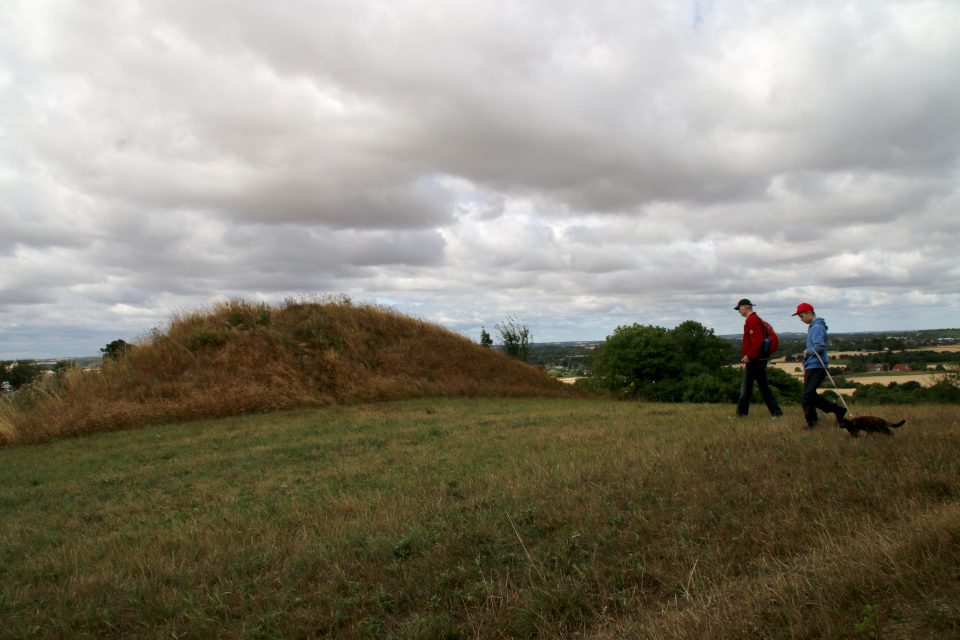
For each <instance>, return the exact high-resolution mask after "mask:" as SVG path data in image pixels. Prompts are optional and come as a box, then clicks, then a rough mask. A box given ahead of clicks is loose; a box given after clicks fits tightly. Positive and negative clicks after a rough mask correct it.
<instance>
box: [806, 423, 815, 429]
mask: <svg viewBox="0 0 960 640" xmlns="http://www.w3.org/2000/svg"><path fill="white" fill-rule="evenodd" d="M816 428H817V423H816V422H808V423H807V426H805V427H804V430H807V429H816Z"/></svg>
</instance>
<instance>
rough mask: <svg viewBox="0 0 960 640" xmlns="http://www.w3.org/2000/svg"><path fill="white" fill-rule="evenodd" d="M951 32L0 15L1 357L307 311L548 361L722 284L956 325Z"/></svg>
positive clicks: (395, 5) (821, 16) (885, 319)
mask: <svg viewBox="0 0 960 640" xmlns="http://www.w3.org/2000/svg"><path fill="white" fill-rule="evenodd" d="M957 25H960V7H958V5H957V4H956V3H953V2H948V1H945V0H943V1H937V0H931V1H928V2H906V1H902V2H901V1H894V2H887V3H875V2H865V1H855V2H851V3H846V4H844V5H831V4H828V3H817V2H813V3H764V4H757V3H750V2H744V1H736V0H734V1H720V0H712V1H711V0H698V1H696V2H692V3H675V2H660V1H658V2H647V3H628V2H623V1H620V0H599V1H598V2H594V3H590V4H589V5H584V4H582V3H574V2H566V1H561V2H550V3H546V2H542V1H541V0H524V1H521V2H501V1H497V0H495V1H492V2H489V1H487V2H479V1H466V0H464V1H457V2H449V3H439V4H438V3H434V2H425V1H424V0H397V1H396V2H392V3H389V4H383V3H375V2H368V1H366V0H361V1H360V2H355V3H350V4H349V5H344V4H343V3H338V2H330V1H323V0H297V1H295V2H286V3H280V4H277V3H262V2H254V1H252V0H241V1H239V2H230V3H226V2H222V1H220V0H198V1H196V2H190V3H171V2H160V1H153V0H150V1H146V2H129V1H125V0H102V1H101V2H98V3H94V4H85V5H83V6H81V5H78V4H76V3H73V2H67V1H65V0H49V1H47V2H30V3H27V2H20V3H8V4H6V5H4V7H3V8H2V9H0V314H2V316H0V344H14V343H16V344H17V345H21V346H18V347H16V349H21V348H24V349H27V350H29V351H30V352H31V353H35V354H37V355H40V354H41V353H42V354H44V355H55V354H53V353H50V352H49V348H48V347H46V346H45V345H57V346H58V348H61V347H62V345H63V343H62V342H59V341H58V340H59V339H58V338H57V337H56V336H58V335H65V334H68V333H70V332H71V331H75V330H76V329H77V327H80V328H87V329H84V330H88V329H89V330H93V328H96V331H101V329H103V328H109V330H108V331H107V333H109V332H111V331H112V332H114V333H119V332H129V331H135V330H143V329H144V328H147V327H149V326H151V325H153V324H157V323H159V322H161V321H162V320H163V318H165V317H166V315H167V314H169V313H170V312H171V311H172V310H174V309H176V308H178V307H181V306H191V305H198V304H202V303H203V302H204V301H207V300H210V299H213V298H216V297H223V296H234V295H237V296H246V297H251V298H255V299H258V300H260V299H263V300H270V301H275V300H280V299H282V298H283V297H284V296H287V295H293V294H295V293H297V292H303V291H344V292H347V293H349V294H351V295H354V296H356V297H359V298H368V299H373V298H385V299H392V300H396V301H397V304H398V305H400V306H401V307H402V308H404V309H409V310H411V311H413V312H415V313H417V314H418V315H423V316H425V317H429V318H431V319H436V320H438V321H443V322H447V323H449V326H451V328H454V329H456V330H459V331H463V332H465V333H467V334H470V335H476V334H478V333H479V325H480V324H483V323H486V324H487V325H492V324H493V322H496V321H498V320H500V319H502V317H504V316H505V315H506V314H508V313H522V314H527V315H528V316H529V317H528V318H527V320H528V321H529V322H531V323H535V325H536V326H537V327H539V328H538V329H537V330H536V331H535V335H537V336H538V337H539V339H554V338H555V339H561V338H578V337H579V338H602V337H603V336H605V335H607V334H608V333H609V332H610V331H612V329H613V327H615V326H616V325H617V324H621V323H625V322H627V323H628V322H633V321H638V322H652V323H666V322H672V321H674V320H676V319H679V320H683V319H687V318H695V319H698V320H700V321H702V322H705V323H707V324H708V325H710V326H715V327H717V329H718V330H719V331H721V332H724V333H729V332H735V331H736V330H738V328H739V326H738V322H739V316H736V314H729V313H726V312H727V311H729V307H730V306H732V301H735V300H736V299H738V298H740V297H743V296H749V297H751V298H761V297H762V298H763V299H764V300H766V301H768V305H769V309H770V311H769V313H770V314H776V313H781V312H787V311H791V312H792V308H791V307H792V306H795V304H796V303H797V297H798V296H800V297H803V296H807V297H808V298H813V297H815V296H816V297H818V300H821V301H823V302H821V303H818V308H819V307H821V306H823V303H824V302H825V303H829V304H830V305H834V308H835V311H836V312H835V313H834V314H833V315H834V317H835V318H836V320H833V321H831V326H832V328H833V329H834V330H856V329H865V328H900V327H901V326H920V325H923V326H928V325H938V326H939V325H944V324H949V322H950V319H951V318H953V317H956V312H957V311H958V310H960V297H958V295H957V294H956V293H955V292H956V291H958V290H960V286H958V285H960V270H958V267H957V266H956V260H955V258H954V257H953V254H954V252H955V248H954V247H955V246H956V244H957V240H958V231H960V229H958V225H960V222H958V220H960V217H958V216H957V211H958V206H960V162H958V160H960V27H958V26H957ZM863 308H872V309H877V308H879V309H883V310H885V313H883V314H879V315H878V314H876V313H874V314H873V316H872V317H869V318H867V317H865V316H864V314H863V313H861V309H863ZM787 315H788V314H787ZM679 320H678V321H679ZM884 323H886V324H884ZM898 323H901V324H898ZM28 326H29V327H30V331H29V332H28V333H23V328H24V327H28ZM3 327H6V329H4V328H3ZM4 331H6V332H7V333H4ZM16 332H19V333H16ZM14 333H16V335H17V336H19V337H18V338H17V339H16V340H13V338H12V337H11V336H13V335H14ZM27 335H29V337H27V338H25V337H23V336H27ZM72 335H73V334H72ZM92 335H93V334H91V336H92ZM103 335H104V334H103V333H102V332H101V333H96V340H101V339H102V337H103ZM45 336H46V337H45ZM90 339H91V340H93V339H94V338H93V337H91V338H90ZM4 341H6V342H4ZM50 348H52V347H50ZM77 348H78V349H81V350H87V351H90V350H91V348H92V347H91V346H90V345H82V346H78V347H77ZM4 349H7V351H6V352H5V353H6V354H7V355H8V356H9V354H11V353H13V351H11V349H13V347H0V351H4ZM18 353H19V352H18ZM0 355H2V354H0Z"/></svg>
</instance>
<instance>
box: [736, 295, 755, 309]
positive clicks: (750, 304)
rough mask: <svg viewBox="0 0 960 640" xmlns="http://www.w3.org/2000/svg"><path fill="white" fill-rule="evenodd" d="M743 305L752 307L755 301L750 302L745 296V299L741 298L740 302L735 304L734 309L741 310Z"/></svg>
mask: <svg viewBox="0 0 960 640" xmlns="http://www.w3.org/2000/svg"><path fill="white" fill-rule="evenodd" d="M743 305H747V306H748V307H752V306H753V303H752V302H750V301H749V300H747V299H746V298H744V299H743V300H741V301H740V302H738V303H737V306H735V307H734V308H733V309H734V311H740V307H742V306H743Z"/></svg>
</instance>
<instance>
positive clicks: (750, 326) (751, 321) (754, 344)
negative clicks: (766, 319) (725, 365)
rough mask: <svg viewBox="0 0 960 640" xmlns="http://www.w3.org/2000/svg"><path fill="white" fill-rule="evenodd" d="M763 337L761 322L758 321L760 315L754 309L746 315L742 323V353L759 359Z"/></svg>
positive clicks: (753, 358)
mask: <svg viewBox="0 0 960 640" xmlns="http://www.w3.org/2000/svg"><path fill="white" fill-rule="evenodd" d="M763 338H764V335H763V323H762V322H761V321H760V316H758V315H757V312H756V311H754V312H753V313H751V314H750V315H749V316H747V321H746V322H744V323H743V355H745V356H749V357H750V359H751V360H759V359H760V347H762V346H763Z"/></svg>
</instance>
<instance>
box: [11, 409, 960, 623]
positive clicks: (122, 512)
mask: <svg viewBox="0 0 960 640" xmlns="http://www.w3.org/2000/svg"><path fill="white" fill-rule="evenodd" d="M791 411H792V413H794V414H796V415H791V416H790V417H789V418H787V419H783V420H779V421H774V420H770V419H769V418H766V419H765V418H761V417H759V416H757V417H753V418H749V419H743V420H737V421H735V420H732V419H730V418H729V415H730V414H731V413H732V407H728V406H703V405H679V404H678V405H658V404H636V403H617V402H609V401H606V402H604V401H592V400H589V401H588V400H572V399H569V400H564V399H472V400H461V399H457V400H454V399H447V400H442V399H418V400H409V401H402V402H393V403H385V404H377V405H356V406H351V407H334V408H306V409H298V410H294V411H290V412H282V413H269V414H259V415H251V416H244V417H234V418H229V419H220V420H210V421H201V422H183V423H173V424H164V425H156V426H152V427H148V428H145V429H142V430H136V431H123V432H115V433H98V434H95V435H93V436H90V437H85V438H82V439H64V440H55V441H51V442H47V443H44V444H38V445H33V446H21V447H8V448H5V449H0V637H2V638H64V637H71V638H95V637H96V638H210V637H220V638H315V637H316V638H324V637H335V638H463V639H466V638H594V639H612V638H731V639H732V638H885V639H891V638H957V637H958V635H960V503H958V500H960V414H958V409H957V407H955V406H920V407H916V406H911V407H896V408H892V407H883V408H880V407H877V408H872V409H870V410H869V411H868V410H867V409H865V408H861V413H872V414H874V415H880V416H884V417H887V418H890V419H901V418H906V419H907V424H906V425H905V426H904V427H903V428H901V429H899V430H897V432H896V435H895V436H893V437H879V436H874V437H866V436H861V437H860V438H858V439H852V438H850V437H849V436H848V435H847V434H846V432H843V431H840V430H838V429H835V428H829V427H823V428H821V429H819V430H815V431H812V432H811V431H803V430H801V429H800V428H799V427H800V426H801V425H802V424H803V420H802V417H801V416H800V410H799V409H797V408H794V409H791ZM758 413H760V412H758Z"/></svg>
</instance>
